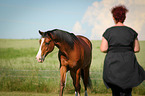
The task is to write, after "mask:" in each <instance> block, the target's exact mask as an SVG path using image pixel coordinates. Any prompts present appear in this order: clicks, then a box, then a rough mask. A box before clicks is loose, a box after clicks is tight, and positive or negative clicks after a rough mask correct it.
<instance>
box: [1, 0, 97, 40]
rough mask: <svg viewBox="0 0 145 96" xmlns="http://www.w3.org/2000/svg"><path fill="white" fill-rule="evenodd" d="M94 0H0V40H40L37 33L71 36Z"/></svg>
mask: <svg viewBox="0 0 145 96" xmlns="http://www.w3.org/2000/svg"><path fill="white" fill-rule="evenodd" d="M94 1H96V0H0V14H1V15H0V29H1V31H0V34H1V35H0V38H8V39H30V38H39V37H40V36H39V34H38V30H42V31H47V30H51V29H55V28H58V29H63V30H66V31H69V32H72V28H73V26H74V24H75V23H76V21H79V20H81V18H82V17H83V15H84V14H85V11H86V10H87V8H88V6H90V5H92V3H93V2H94Z"/></svg>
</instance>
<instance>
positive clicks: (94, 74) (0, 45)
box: [0, 39, 145, 95]
mask: <svg viewBox="0 0 145 96" xmlns="http://www.w3.org/2000/svg"><path fill="white" fill-rule="evenodd" d="M100 43H101V41H92V44H93V52H92V53H93V56H92V63H91V69H90V71H91V72H90V74H91V80H92V85H93V88H92V89H89V93H94V94H96V93H109V94H110V93H111V91H110V90H107V89H106V88H105V86H104V84H103V80H102V71H103V62H104V58H105V54H104V53H101V52H100ZM140 46H141V51H140V53H137V54H136V56H137V59H138V61H139V63H140V65H141V66H143V68H144V69H145V59H144V58H145V55H144V54H145V41H140ZM38 49H39V41H38V40H9V39H1V40H0V91H22V92H41V93H46V92H47V93H59V87H60V73H59V61H58V57H57V56H58V55H57V52H58V49H57V48H55V49H54V51H53V52H52V53H50V54H48V56H47V57H46V59H45V61H44V63H38V62H37V60H36V59H35V56H36V54H37V51H38ZM67 74H68V76H67V84H66V87H65V93H74V87H73V84H72V79H71V77H70V74H69V72H68V73H67ZM81 85H82V89H81V92H84V88H83V83H82V81H81ZM144 90H145V82H143V83H142V84H141V85H140V86H138V87H136V88H134V91H133V92H134V93H135V94H144V95H145V92H144Z"/></svg>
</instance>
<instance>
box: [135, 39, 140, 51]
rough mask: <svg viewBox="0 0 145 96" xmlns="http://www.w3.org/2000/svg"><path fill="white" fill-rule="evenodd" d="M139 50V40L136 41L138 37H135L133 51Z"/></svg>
mask: <svg viewBox="0 0 145 96" xmlns="http://www.w3.org/2000/svg"><path fill="white" fill-rule="evenodd" d="M139 51H140V45H139V41H138V38H136V39H135V40H134V52H135V53H137V52H139Z"/></svg>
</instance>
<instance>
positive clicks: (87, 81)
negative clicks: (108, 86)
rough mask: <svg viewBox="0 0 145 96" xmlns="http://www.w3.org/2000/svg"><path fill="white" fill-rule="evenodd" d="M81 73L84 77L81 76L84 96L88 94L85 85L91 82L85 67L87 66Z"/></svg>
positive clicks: (87, 69)
mask: <svg viewBox="0 0 145 96" xmlns="http://www.w3.org/2000/svg"><path fill="white" fill-rule="evenodd" d="M83 71H84V72H83V73H84V74H83V75H84V78H83V83H84V86H85V95H84V96H88V94H87V87H88V86H89V84H90V83H91V82H89V81H90V77H89V68H88V67H87V68H85V69H83Z"/></svg>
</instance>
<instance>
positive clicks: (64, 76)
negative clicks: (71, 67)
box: [59, 66, 67, 96]
mask: <svg viewBox="0 0 145 96" xmlns="http://www.w3.org/2000/svg"><path fill="white" fill-rule="evenodd" d="M66 72H67V68H66V67H65V66H61V68H60V76H61V81H60V94H59V96H63V89H64V86H65V78H66Z"/></svg>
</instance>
